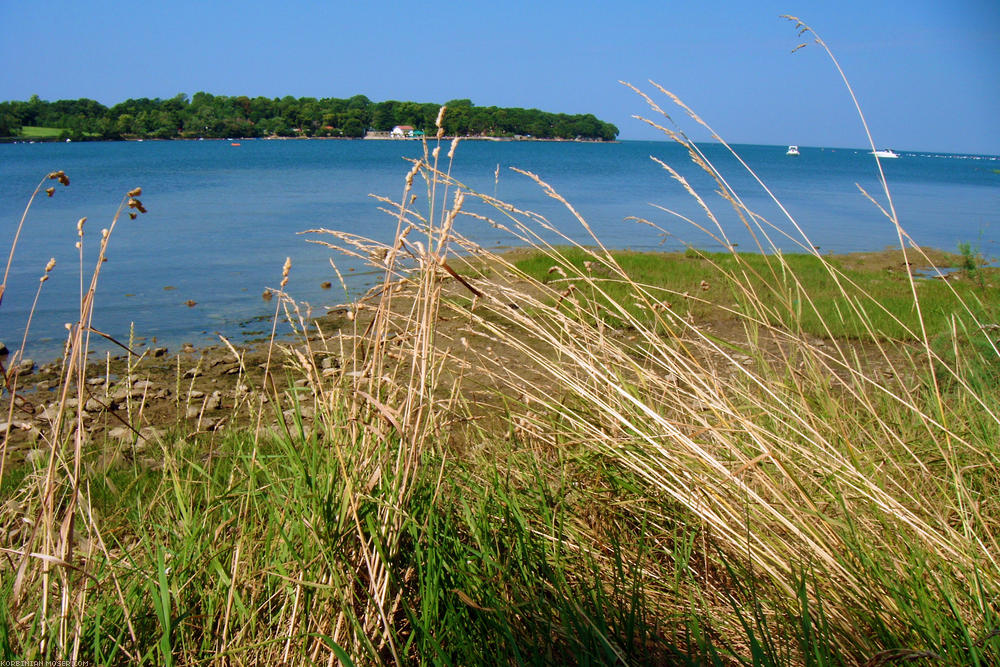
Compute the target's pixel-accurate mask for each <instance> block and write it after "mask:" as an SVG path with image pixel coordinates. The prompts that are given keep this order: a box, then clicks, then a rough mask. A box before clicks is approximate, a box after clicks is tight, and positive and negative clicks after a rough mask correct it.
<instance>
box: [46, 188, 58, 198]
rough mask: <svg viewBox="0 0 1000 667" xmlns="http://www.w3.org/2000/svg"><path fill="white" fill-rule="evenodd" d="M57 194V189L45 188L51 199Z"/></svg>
mask: <svg viewBox="0 0 1000 667" xmlns="http://www.w3.org/2000/svg"><path fill="white" fill-rule="evenodd" d="M55 193H56V189H55V188H51V187H50V188H45V194H47V195H48V196H50V197H51V196H52V195H54V194H55Z"/></svg>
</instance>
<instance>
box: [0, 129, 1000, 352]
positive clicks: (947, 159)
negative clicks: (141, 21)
mask: <svg viewBox="0 0 1000 667" xmlns="http://www.w3.org/2000/svg"><path fill="white" fill-rule="evenodd" d="M237 144H238V145H237ZM449 147H450V142H445V143H443V144H442V149H441V160H442V163H441V164H442V166H444V167H447V165H445V161H446V158H445V153H447V151H448V149H449ZM431 148H433V143H432V144H431ZM699 148H700V150H701V151H702V152H703V153H704V155H705V156H706V158H707V159H708V160H709V161H710V162H711V164H712V165H713V166H714V168H715V169H716V170H717V172H718V173H717V177H718V178H720V179H722V180H723V182H725V183H726V185H727V187H730V188H732V190H733V191H734V192H736V193H737V195H738V197H739V198H740V200H741V201H742V202H743V203H744V204H746V205H747V207H748V208H749V209H750V210H752V211H753V212H754V214H755V216H754V217H755V218H756V217H757V216H759V221H758V222H759V224H760V225H762V226H763V227H764V229H765V230H766V231H767V235H768V237H769V238H770V241H771V242H772V243H773V244H774V247H777V248H780V249H781V250H783V251H796V250H800V251H801V250H802V249H803V248H806V247H810V246H814V247H818V248H819V251H820V252H823V253H827V252H833V253H841V252H851V251H868V250H880V249H883V248H885V247H889V246H896V245H898V236H897V230H896V227H895V226H894V225H893V223H892V222H891V221H890V219H889V218H888V217H887V215H886V213H885V212H884V211H888V210H889V201H888V199H887V197H886V194H885V193H884V191H883V188H882V186H881V184H880V180H879V174H878V168H877V165H876V160H875V158H874V157H873V156H872V155H871V153H870V152H868V151H867V150H862V149H845V148H821V147H808V146H802V147H800V152H801V154H800V155H799V156H798V157H790V156H787V155H786V154H785V153H786V148H787V147H785V146H758V145H737V146H734V147H733V148H734V150H735V151H736V153H737V155H738V158H737V157H735V156H733V155H732V154H730V153H729V151H728V149H727V148H726V147H724V146H721V145H718V144H699ZM423 152H424V147H423V145H422V144H421V143H420V142H418V141H337V140H283V141H279V140H274V141H268V140H246V139H241V140H233V141H228V140H227V141H222V140H212V141H210V140H204V141H144V142H138V141H133V142H107V143H104V142H101V143H98V142H93V143H91V142H85V143H35V144H26V143H22V144H0V250H2V251H3V252H0V259H4V260H5V259H6V257H7V255H8V252H9V250H10V247H11V243H12V241H13V238H14V234H15V230H16V229H17V226H18V223H19V222H20V220H21V217H22V215H23V214H24V212H25V207H26V205H27V204H28V200H29V198H30V196H31V193H32V192H33V191H34V189H35V187H36V186H37V185H38V183H39V181H40V180H42V179H43V178H44V177H45V175H46V174H47V173H49V172H51V171H55V170H63V171H65V173H66V174H67V176H68V177H69V178H70V185H69V186H68V187H63V186H61V185H59V184H58V183H57V182H56V181H47V182H46V184H45V185H44V186H43V188H44V187H48V186H50V185H51V186H53V187H55V192H54V194H53V196H52V197H48V196H47V195H46V194H45V193H44V191H43V192H41V193H40V194H39V196H38V197H36V199H35V201H34V203H33V204H32V205H31V207H30V209H29V210H28V212H27V217H26V220H25V224H24V229H23V232H22V234H21V237H20V241H19V243H18V245H17V248H16V252H15V253H14V256H13V263H12V265H11V269H10V274H9V277H8V279H7V289H6V292H5V294H4V295H3V300H2V303H0V341H3V342H4V343H6V345H7V346H8V347H9V348H11V349H15V350H16V349H18V348H20V347H21V344H22V342H26V345H25V353H24V354H25V356H30V357H32V358H34V359H39V360H41V359H46V358H52V357H56V356H59V355H60V354H61V350H62V346H63V343H64V341H65V338H66V323H68V322H75V321H76V319H77V317H78V309H79V302H80V293H81V289H86V287H87V286H88V285H89V279H90V275H91V274H92V273H93V269H94V266H95V263H96V260H97V249H98V246H99V243H100V237H101V230H102V229H108V228H110V227H111V223H112V220H113V219H114V217H115V214H116V211H117V210H118V208H119V206H120V205H121V204H122V202H123V201H125V199H126V193H127V192H128V191H130V190H132V189H133V188H136V187H141V188H142V196H141V197H140V199H141V201H142V203H143V205H144V207H145V208H146V209H147V210H148V212H147V213H145V214H142V215H139V216H138V217H137V219H135V220H132V219H130V218H129V217H128V215H127V214H123V215H121V217H120V219H119V221H118V223H117V225H116V226H115V228H114V231H113V233H112V234H111V237H110V238H109V246H108V251H107V261H106V262H105V263H104V264H103V265H102V267H101V272H100V279H99V284H98V288H97V292H96V298H95V314H94V320H93V326H94V328H95V329H98V330H100V331H102V332H105V333H107V334H108V335H110V336H112V337H114V338H116V339H118V340H120V341H123V342H125V341H128V340H130V339H131V340H132V341H133V344H134V345H136V346H143V345H145V346H149V347H152V346H164V347H168V348H170V349H174V348H177V347H179V346H180V345H182V344H184V343H191V344H193V345H196V346H197V345H205V344H212V343H218V342H219V341H220V338H219V337H220V335H221V336H225V337H227V338H228V339H229V340H233V341H235V342H241V341H244V340H248V339H253V338H255V337H259V336H262V335H266V333H269V332H270V324H269V319H270V318H271V317H272V316H273V314H274V311H275V303H276V302H274V301H272V302H268V301H266V300H264V299H263V298H262V295H263V293H264V292H265V290H267V289H268V288H277V287H279V285H280V282H281V279H282V265H283V264H284V262H285V260H286V258H291V261H292V267H291V272H290V274H289V282H288V285H287V288H286V291H287V293H288V294H289V295H290V296H292V297H293V298H294V299H295V300H296V301H298V302H300V303H301V304H303V305H302V308H303V310H305V309H311V311H312V312H313V313H321V312H325V310H326V309H328V308H332V307H335V306H337V305H340V304H344V303H347V302H349V301H350V300H352V299H354V298H356V297H357V296H358V295H359V294H361V293H363V292H364V290H365V289H367V288H368V287H370V286H371V285H373V284H374V283H375V281H376V279H377V277H378V276H377V275H376V274H375V273H374V272H373V271H372V270H371V269H370V267H368V266H366V265H365V263H364V262H363V261H362V260H360V259H357V258H352V257H348V256H344V255H340V254H338V253H336V252H335V251H332V250H331V249H330V248H328V247H326V246H324V245H322V244H318V243H313V242H311V241H324V240H327V241H332V240H333V239H332V237H328V236H326V235H323V234H312V235H307V234H302V233H301V232H303V231H305V230H310V229H317V228H325V229H333V230H340V231H344V232H349V233H352V234H357V235H361V236H366V237H371V238H375V239H379V240H383V241H384V240H387V239H389V238H391V237H392V235H393V233H394V232H395V230H396V219H395V218H394V217H393V216H392V215H391V214H390V213H387V212H386V209H387V205H386V204H385V203H384V202H382V201H380V200H379V199H378V197H380V196H381V197H388V198H390V199H394V200H398V199H399V198H400V197H401V195H402V192H403V187H404V180H405V176H406V173H407V172H408V171H409V168H410V165H411V163H410V162H409V161H408V160H411V159H414V158H417V157H420V156H422V155H423ZM897 153H898V154H899V159H888V160H882V161H881V164H882V168H883V170H884V173H885V177H886V179H887V181H888V184H889V190H890V193H891V198H892V204H893V206H894V208H895V211H896V214H897V217H898V220H899V222H900V225H901V227H902V229H903V230H904V232H905V233H906V234H907V235H908V236H909V237H910V238H912V239H913V241H914V242H916V243H918V244H920V245H923V246H930V247H934V248H939V249H943V250H951V251H954V250H956V249H957V247H958V244H959V243H969V244H971V245H972V246H973V247H974V248H976V249H978V250H979V251H980V252H981V253H982V254H983V255H984V256H986V257H988V258H989V257H994V256H996V255H997V254H1000V248H998V243H1000V158H998V157H997V156H989V155H959V154H946V153H926V152H911V151H897ZM663 165H668V166H669V167H670V168H672V169H673V170H675V174H676V175H675V174H672V173H671V172H670V171H669V170H668V169H666V168H665V167H664V166H663ZM515 169H517V170H523V171H527V172H531V173H533V174H535V175H537V176H538V177H539V178H540V179H542V180H543V181H544V182H546V183H548V184H549V185H550V186H551V188H552V189H553V191H554V192H556V193H558V194H559V195H560V197H562V198H563V199H564V200H565V202H563V201H560V200H558V199H556V198H554V197H552V196H550V194H549V193H548V192H547V191H546V190H545V189H544V188H542V187H540V186H539V185H538V184H537V183H536V182H535V181H534V180H533V179H531V178H530V177H528V176H526V175H524V174H522V173H519V172H518V171H516V170H515ZM450 173H451V175H452V176H453V177H454V178H455V179H457V180H458V181H460V182H461V183H463V184H464V185H465V186H467V187H468V188H471V189H473V190H475V191H477V192H480V193H483V194H486V195H489V196H490V197H496V198H498V199H501V200H503V201H505V202H507V203H509V204H512V205H513V206H515V207H516V208H517V209H520V210H524V211H531V212H532V213H534V214H536V215H537V216H539V218H538V219H540V220H544V223H536V225H535V227H534V228H533V229H534V231H535V232H536V233H538V234H539V235H540V236H541V237H542V238H544V239H545V240H546V241H550V242H563V243H565V242H566V240H565V239H562V238H561V236H562V235H564V236H565V238H566V239H570V240H572V241H575V242H579V243H584V244H588V245H593V244H594V243H595V242H596V241H595V240H594V238H593V237H592V236H591V234H593V235H594V236H596V238H597V239H599V240H600V242H601V243H603V244H604V245H605V246H607V247H611V248H622V249H625V248H629V249H635V250H678V249H683V248H684V247H686V246H687V245H693V246H695V247H698V248H703V249H707V250H715V249H722V248H723V247H725V245H726V244H732V245H736V246H737V248H738V249H739V250H744V249H746V250H755V249H756V248H757V242H758V241H759V240H761V238H762V235H761V234H760V233H759V232H758V233H757V234H756V235H752V234H751V233H750V231H749V230H750V229H751V228H752V227H753V225H754V224H757V223H755V222H754V221H753V220H748V219H747V217H746V216H743V217H742V218H741V217H740V216H739V215H737V213H736V211H735V210H734V207H733V206H732V205H731V203H730V202H728V201H727V200H726V199H725V198H723V197H721V196H720V195H719V194H718V192H717V191H718V190H719V187H720V186H719V183H718V182H717V181H716V180H715V178H713V177H712V176H710V175H709V174H708V173H706V172H705V170H704V169H702V168H701V167H699V166H698V165H696V164H694V163H693V162H692V160H691V158H690V156H689V155H688V152H687V150H686V149H685V148H684V147H682V146H679V145H677V144H675V143H672V142H644V141H622V142H618V143H589V142H542V141H520V142H518V141H496V142H495V141H471V140H470V141H462V142H460V143H459V145H458V147H457V150H456V152H455V156H454V161H453V163H452V164H451V165H450ZM678 177H680V178H683V179H684V180H685V181H686V184H687V186H689V187H690V188H691V189H693V190H694V192H695V193H697V195H698V196H697V197H695V196H693V195H692V194H691V193H690V192H689V191H688V187H687V186H686V185H685V184H684V183H682V182H681V181H680V180H679V179H678ZM413 192H414V193H416V194H417V200H416V201H415V202H414V204H413V206H414V208H415V210H418V211H423V212H426V210H427V209H426V207H427V203H428V197H427V189H426V188H425V187H424V186H423V185H422V184H421V182H420V180H419V179H418V180H417V182H416V183H415V187H414V190H413ZM865 193H867V194H865ZM772 195H773V198H772ZM869 197H870V198H869ZM467 201H468V203H467V207H468V209H469V210H470V211H473V212H477V213H479V214H481V215H484V216H487V217H491V218H492V219H493V220H494V222H498V223H509V221H508V220H507V219H506V218H505V217H504V216H503V214H502V213H501V212H499V211H497V210H495V209H491V208H490V207H488V206H485V205H482V204H479V205H477V204H475V203H473V202H472V200H467ZM775 201H778V202H780V206H779V205H778V204H777V203H775ZM567 203H568V204H569V205H570V206H571V207H572V208H571V207H570V206H567ZM578 216H579V218H582V219H583V220H584V221H585V222H586V224H583V223H582V222H581V221H580V219H579V218H578ZM82 217H86V218H87V221H86V223H85V224H84V226H83V231H84V236H83V239H82V246H83V248H82V252H83V259H82V272H81V255H80V250H78V249H77V247H76V243H77V241H78V240H80V239H79V238H78V236H77V221H78V220H79V219H80V218H82ZM457 229H458V230H459V231H460V232H461V233H462V234H464V235H465V236H466V237H468V238H469V239H471V240H473V241H474V242H476V243H478V244H480V245H482V246H483V247H486V248H490V249H503V248H506V247H510V246H516V245H519V243H520V241H519V240H518V239H517V238H516V237H514V236H511V235H510V233H509V232H508V231H506V230H505V229H504V228H503V224H499V225H494V224H490V222H488V221H484V220H481V219H478V218H472V217H468V218H460V219H459V221H458V223H457ZM755 236H756V239H755ZM50 258H55V260H56V266H55V268H54V269H53V270H52V272H51V274H50V278H49V279H48V280H47V281H46V282H45V284H44V285H42V290H41V295H40V297H39V300H38V305H37V307H36V308H35V309H34V315H33V317H32V319H31V322H30V327H29V328H28V332H27V335H25V327H26V325H27V324H28V314H29V312H31V310H32V303H33V300H34V299H35V296H36V292H37V291H38V287H39V278H40V277H41V276H42V275H43V273H44V268H45V265H46V263H47V262H48V261H49V259H50ZM333 264H335V265H336V267H337V269H338V270H339V271H340V274H341V275H342V276H343V277H344V281H345V283H346V291H345V289H344V287H343V286H341V284H340V281H339V280H338V278H337V275H336V273H335V271H334V269H333ZM4 265H6V262H4ZM81 273H82V274H83V276H84V279H85V280H86V284H84V285H82V286H81ZM324 283H332V287H329V288H325V287H324V286H323V284H324ZM96 347H97V349H98V350H100V349H102V348H101V344H98V345H97V346H96Z"/></svg>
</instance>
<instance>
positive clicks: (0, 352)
mask: <svg viewBox="0 0 1000 667" xmlns="http://www.w3.org/2000/svg"><path fill="white" fill-rule="evenodd" d="M7 354H10V350H8V349H7V346H6V345H4V343H3V342H2V341H0V357H3V356H5V355H7Z"/></svg>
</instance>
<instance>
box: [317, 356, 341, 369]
mask: <svg viewBox="0 0 1000 667" xmlns="http://www.w3.org/2000/svg"><path fill="white" fill-rule="evenodd" d="M320 368H322V369H323V370H327V369H330V368H340V359H338V358H337V357H323V360H322V361H321V362H320Z"/></svg>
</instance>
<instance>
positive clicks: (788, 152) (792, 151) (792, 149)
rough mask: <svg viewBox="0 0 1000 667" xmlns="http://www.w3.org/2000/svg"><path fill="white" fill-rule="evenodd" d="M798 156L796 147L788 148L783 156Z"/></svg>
mask: <svg viewBox="0 0 1000 667" xmlns="http://www.w3.org/2000/svg"><path fill="white" fill-rule="evenodd" d="M798 154H799V147H798V146H789V147H788V150H787V151H786V152H785V155H798Z"/></svg>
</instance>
